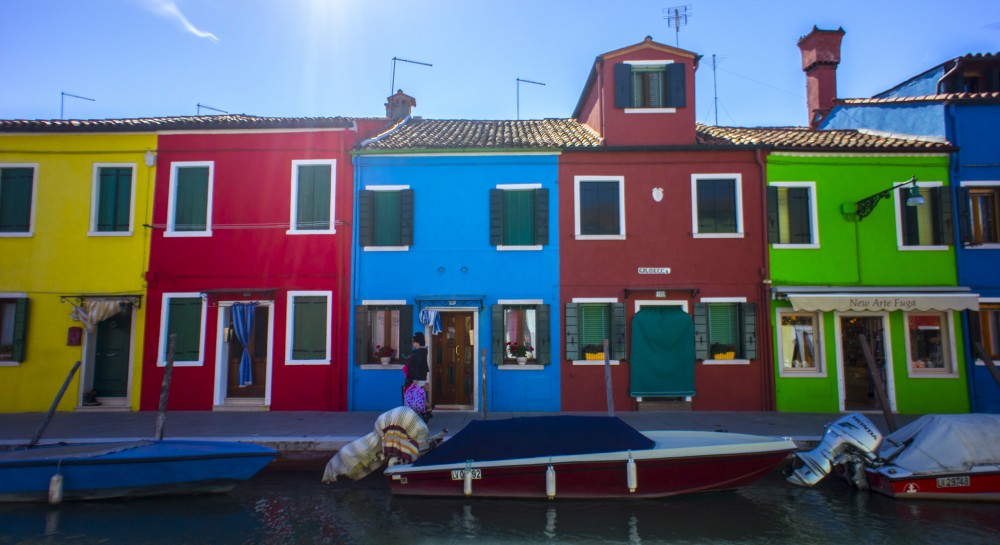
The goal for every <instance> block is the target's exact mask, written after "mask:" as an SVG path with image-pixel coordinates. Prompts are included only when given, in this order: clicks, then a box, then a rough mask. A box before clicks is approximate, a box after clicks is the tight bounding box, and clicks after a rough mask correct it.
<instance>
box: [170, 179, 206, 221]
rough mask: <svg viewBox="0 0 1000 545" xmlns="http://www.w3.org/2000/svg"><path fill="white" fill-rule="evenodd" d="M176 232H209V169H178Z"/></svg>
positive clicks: (175, 208) (175, 207)
mask: <svg viewBox="0 0 1000 545" xmlns="http://www.w3.org/2000/svg"><path fill="white" fill-rule="evenodd" d="M174 197H175V201H174V231H207V230H208V167H180V168H178V169H177V188H176V191H175V195H174Z"/></svg>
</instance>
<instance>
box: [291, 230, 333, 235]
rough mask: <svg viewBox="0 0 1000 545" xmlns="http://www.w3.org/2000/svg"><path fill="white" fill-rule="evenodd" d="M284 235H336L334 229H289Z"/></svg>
mask: <svg viewBox="0 0 1000 545" xmlns="http://www.w3.org/2000/svg"><path fill="white" fill-rule="evenodd" d="M285 234H286V235H336V234H337V230H336V229H289V230H287V231H285Z"/></svg>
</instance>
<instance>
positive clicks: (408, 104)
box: [385, 89, 417, 121]
mask: <svg viewBox="0 0 1000 545" xmlns="http://www.w3.org/2000/svg"><path fill="white" fill-rule="evenodd" d="M386 100H387V101H388V102H386V103H385V116H386V117H388V118H389V119H392V120H393V121H400V120H403V119H406V117H407V116H409V115H410V111H411V110H412V109H413V107H414V106H416V105H417V99H415V98H413V97H411V96H410V95H407V94H406V93H404V92H403V90H402V89H400V90H398V91H396V94H394V95H392V96H391V97H389V98H387V99H386Z"/></svg>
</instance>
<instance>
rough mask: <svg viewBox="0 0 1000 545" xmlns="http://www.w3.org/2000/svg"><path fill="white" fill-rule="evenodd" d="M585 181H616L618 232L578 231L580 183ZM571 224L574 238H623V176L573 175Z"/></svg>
mask: <svg viewBox="0 0 1000 545" xmlns="http://www.w3.org/2000/svg"><path fill="white" fill-rule="evenodd" d="M587 182H618V234H617V235H584V234H581V232H580V184H583V183H587ZM573 224H574V231H573V232H574V234H575V237H576V240H625V176H591V175H588V176H574V177H573Z"/></svg>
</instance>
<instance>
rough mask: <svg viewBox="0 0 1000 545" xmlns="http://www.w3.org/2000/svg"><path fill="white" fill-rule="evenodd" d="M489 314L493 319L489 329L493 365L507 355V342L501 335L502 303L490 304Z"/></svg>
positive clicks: (498, 363) (502, 324)
mask: <svg viewBox="0 0 1000 545" xmlns="http://www.w3.org/2000/svg"><path fill="white" fill-rule="evenodd" d="M490 316H491V319H492V320H493V327H492V328H491V331H490V338H491V339H492V348H493V365H500V364H501V363H503V360H504V357H505V356H506V355H507V343H505V342H504V335H503V329H504V319H503V305H490Z"/></svg>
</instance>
